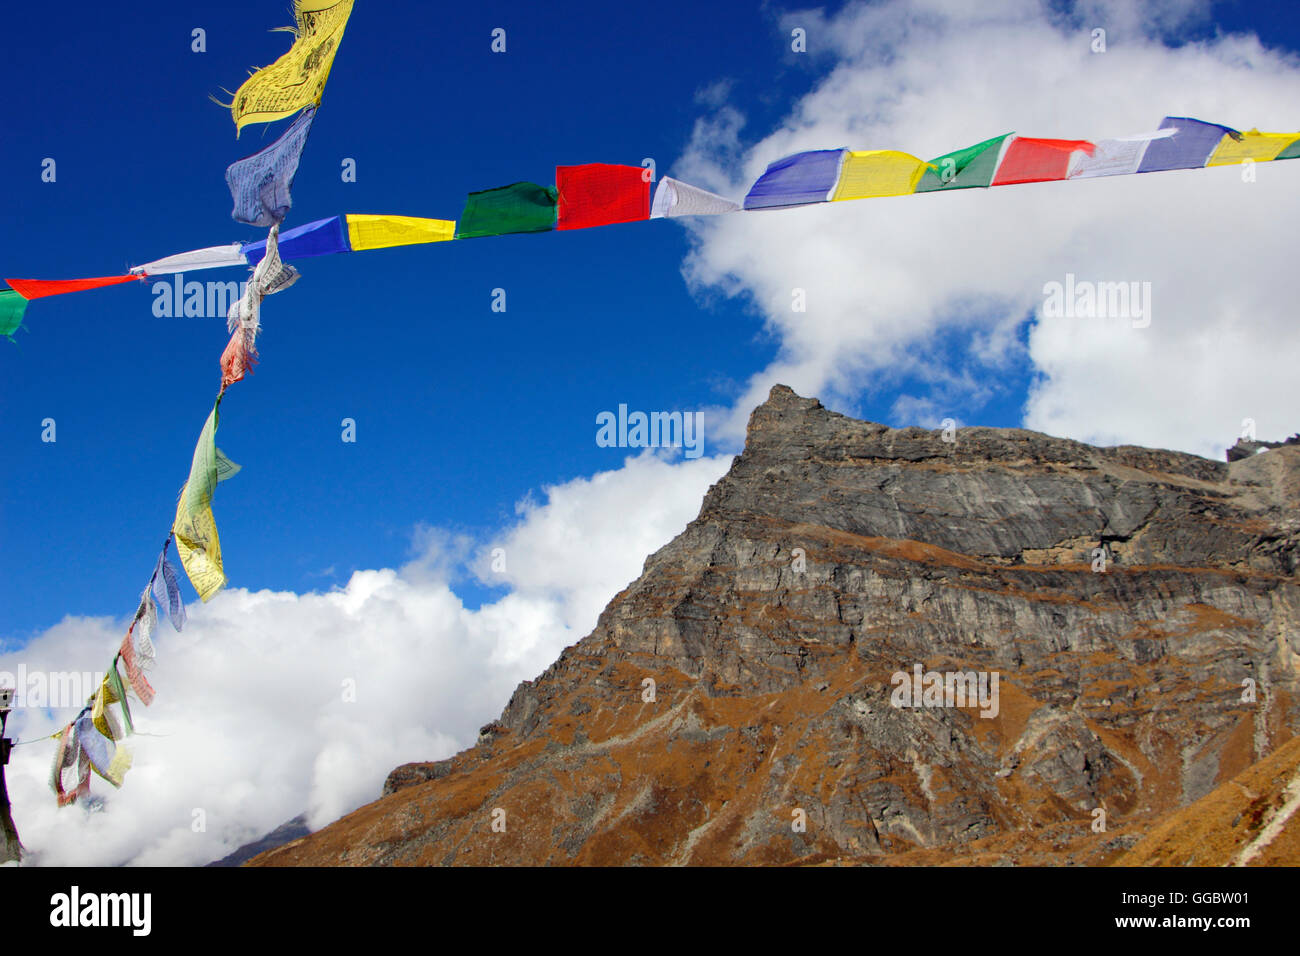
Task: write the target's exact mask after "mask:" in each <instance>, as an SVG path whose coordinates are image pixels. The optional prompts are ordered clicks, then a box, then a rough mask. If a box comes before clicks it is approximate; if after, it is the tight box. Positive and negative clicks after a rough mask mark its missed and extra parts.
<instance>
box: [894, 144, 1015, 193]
mask: <svg viewBox="0 0 1300 956" xmlns="http://www.w3.org/2000/svg"><path fill="white" fill-rule="evenodd" d="M1010 135H1011V134H1010V133H1003V134H1002V135H1001V136H994V137H993V138H992V139H986V140H984V142H982V143H976V144H975V145H974V146H967V147H966V148H965V149H959V150H956V151H955V152H951V153H944V155H942V156H937V157H935V158H934V159H932V160H930V165H931V166H932V167H934V168H933V169H927V170H926V171H925V174H924V175H923V176H922V177H921V181H920V182H919V183H917V184H916V191H917V192H918V193H930V192H935V191H936V190H939V189H970V188H972V187H977V186H987V185H988V184H989V183H991V182H992V181H993V174H994V173H995V172H997V168H998V154H999V153H1000V152H1001V147H1002V141H1003V140H1004V139H1006V138H1007V137H1008V136H1010Z"/></svg>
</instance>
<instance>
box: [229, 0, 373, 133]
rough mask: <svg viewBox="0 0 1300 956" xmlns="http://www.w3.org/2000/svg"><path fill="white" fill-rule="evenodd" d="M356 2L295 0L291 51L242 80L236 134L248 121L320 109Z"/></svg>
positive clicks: (233, 111) (233, 110)
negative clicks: (304, 108)
mask: <svg viewBox="0 0 1300 956" xmlns="http://www.w3.org/2000/svg"><path fill="white" fill-rule="evenodd" d="M352 3H353V0H294V5H293V8H294V14H295V17H296V19H297V29H295V30H294V31H293V32H294V41H293V46H292V47H290V48H289V52H288V53H286V54H284V56H282V57H280V59H278V60H276V61H275V62H274V63H272V64H271V65H270V66H268V67H264V68H262V69H260V70H258V71H257V72H256V73H254V74H253V75H252V76H250V77H249V78H248V79H247V80H245V81H244V84H243V85H242V86H241V87H240V88H239V89H238V90H237V91H236V92H235V98H234V101H233V102H232V103H231V104H230V115H231V117H232V118H233V119H234V121H235V131H236V135H238V134H239V131H240V130H242V129H243V128H244V127H245V126H247V125H248V124H249V123H270V122H272V121H274V120H278V119H284V118H285V117H286V116H292V115H293V114H294V113H296V112H298V110H300V109H302V108H303V107H305V106H318V105H320V99H321V94H322V93H324V92H325V81H326V80H327V79H329V73H330V67H331V66H333V64H334V54H336V53H337V52H338V48H339V43H341V42H342V40H343V30H344V28H346V27H347V25H348V17H349V16H350V15H351V13H352Z"/></svg>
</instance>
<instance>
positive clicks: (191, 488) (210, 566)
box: [172, 398, 226, 601]
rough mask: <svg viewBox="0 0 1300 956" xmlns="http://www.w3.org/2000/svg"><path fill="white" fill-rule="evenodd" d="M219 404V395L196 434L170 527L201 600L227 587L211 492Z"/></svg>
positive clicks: (184, 566)
mask: <svg viewBox="0 0 1300 956" xmlns="http://www.w3.org/2000/svg"><path fill="white" fill-rule="evenodd" d="M220 407H221V399H219V398H218V399H217V401H216V404H215V405H213V406H212V411H211V412H210V413H209V414H208V420H207V421H206V422H205V423H204V425H203V431H202V432H201V433H200V434H199V441H198V444H197V445H196V446H195V447H194V460H193V461H192V462H191V464H190V477H189V480H188V481H187V482H185V487H184V488H183V489H182V490H181V497H180V500H179V501H178V502H177V503H176V522H175V524H174V525H173V526H172V531H173V533H174V534H175V536H176V553H177V554H178V555H179V556H180V559H181V566H182V567H183V568H185V573H186V574H187V575H189V578H190V583H191V584H192V585H194V590H195V591H197V592H198V594H199V598H200V599H201V600H203V601H209V600H211V599H212V596H213V595H214V594H216V593H217V592H218V591H220V590H221V589H222V588H223V587H225V586H226V574H225V571H224V570H223V569H222V566H221V541H220V539H219V538H218V537H217V521H216V518H214V517H213V515H212V493H213V491H215V490H216V487H217V446H216V442H215V439H216V434H217V419H218V409H220Z"/></svg>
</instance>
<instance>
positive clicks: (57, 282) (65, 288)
mask: <svg viewBox="0 0 1300 956" xmlns="http://www.w3.org/2000/svg"><path fill="white" fill-rule="evenodd" d="M143 278H144V277H143V276H138V275H124V276H99V277H97V278H94V279H5V282H7V283H9V288H11V289H13V290H14V291H15V292H17V293H18V294H19V295H21V296H22V297H23V298H24V299H43V298H44V297H45V296H47V295H63V294H65V293H67V292H81V291H84V290H85V289H102V288H103V287H104V286H110V285H121V284H122V283H124V282H139V281H140V280H141V279H143Z"/></svg>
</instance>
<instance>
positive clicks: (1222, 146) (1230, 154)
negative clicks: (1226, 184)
mask: <svg viewBox="0 0 1300 956" xmlns="http://www.w3.org/2000/svg"><path fill="white" fill-rule="evenodd" d="M1294 142H1296V134H1295V133H1261V132H1260V131H1259V130H1257V129H1252V130H1248V131H1247V132H1245V133H1242V134H1240V138H1239V139H1237V138H1234V137H1231V136H1224V137H1223V139H1221V140H1220V141H1219V145H1218V146H1217V147H1215V150H1214V152H1213V153H1211V154H1210V158H1209V159H1207V160H1206V161H1205V165H1206V166H1231V165H1234V164H1236V163H1240V162H1244V161H1246V160H1248V159H1249V160H1253V161H1254V162H1257V163H1266V162H1268V161H1269V160H1272V159H1276V158H1277V156H1278V154H1279V153H1281V152H1282V150H1284V149H1286V148H1287V147H1288V146H1290V145H1291V144H1292V143H1294Z"/></svg>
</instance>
